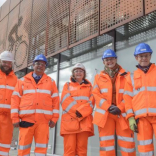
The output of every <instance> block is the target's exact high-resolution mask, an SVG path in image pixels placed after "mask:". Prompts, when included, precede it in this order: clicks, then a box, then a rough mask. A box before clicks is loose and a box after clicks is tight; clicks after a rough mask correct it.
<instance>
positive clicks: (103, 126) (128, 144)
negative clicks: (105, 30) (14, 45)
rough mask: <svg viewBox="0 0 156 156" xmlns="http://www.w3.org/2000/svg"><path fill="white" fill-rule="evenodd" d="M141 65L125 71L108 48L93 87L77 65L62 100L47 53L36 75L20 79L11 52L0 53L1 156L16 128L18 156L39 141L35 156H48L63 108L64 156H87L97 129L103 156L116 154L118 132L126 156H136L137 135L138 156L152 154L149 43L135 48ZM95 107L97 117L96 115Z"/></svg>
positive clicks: (155, 110)
mask: <svg viewBox="0 0 156 156" xmlns="http://www.w3.org/2000/svg"><path fill="white" fill-rule="evenodd" d="M134 56H135V59H136V60H137V62H138V65H136V67H137V69H136V70H135V71H134V73H130V72H126V70H124V69H123V68H122V67H121V66H120V65H119V64H118V63H117V55H116V53H115V52H114V51H113V50H111V49H107V50H106V51H104V53H103V55H102V61H103V64H104V69H103V70H102V71H101V73H100V74H97V75H95V79H94V84H93V87H92V84H91V82H89V81H88V80H87V79H86V74H87V72H86V69H85V67H84V65H83V64H82V63H77V64H76V65H75V66H74V67H73V68H72V72H71V77H70V81H69V82H66V83H65V84H64V87H63V91H62V95H61V101H59V93H58V89H57V86H56V84H55V81H54V80H53V79H51V78H50V77H49V76H47V75H46V74H45V73H44V71H45V69H46V66H47V65H48V62H47V59H46V57H45V56H44V55H43V54H40V55H37V56H36V57H35V59H34V60H33V69H34V71H33V72H30V73H28V74H27V75H25V76H24V77H23V78H21V79H17V77H16V76H15V74H14V72H13V69H12V66H13V62H14V56H13V54H12V53H10V52H9V51H4V52H2V53H1V55H0V156H3V155H5V156H6V155H9V150H10V144H11V140H12V133H13V126H14V127H19V128H20V133H19V146H18V156H30V149H31V143H32V140H33V137H34V140H35V151H34V152H35V156H46V153H47V145H48V140H49V127H50V128H53V127H54V126H55V125H56V122H57V120H58V118H59V104H61V106H62V116H61V129H60V134H61V136H62V137H63V138H64V156H76V155H77V156H87V145H88V137H90V136H93V135H94V128H93V124H95V125H97V126H98V131H99V142H100V152H99V153H100V156H115V153H116V152H115V145H114V144H115V133H116V135H117V140H118V144H119V146H120V151H121V154H122V156H135V155H136V150H135V142H134V132H136V133H137V140H138V151H139V154H140V156H154V146H153V131H154V133H155V136H156V100H154V97H156V66H155V64H153V63H151V62H150V60H151V56H152V49H151V48H150V46H149V45H148V44H146V43H140V44H139V45H137V46H136V48H135V52H134ZM95 105H96V108H95V112H94V117H93V116H92V113H93V110H94V106H95Z"/></svg>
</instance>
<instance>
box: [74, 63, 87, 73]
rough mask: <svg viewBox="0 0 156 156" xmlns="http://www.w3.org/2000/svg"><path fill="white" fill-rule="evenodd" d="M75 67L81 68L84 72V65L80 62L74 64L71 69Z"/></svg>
mask: <svg viewBox="0 0 156 156" xmlns="http://www.w3.org/2000/svg"><path fill="white" fill-rule="evenodd" d="M77 68H80V69H82V70H84V71H85V72H86V69H85V66H84V65H83V64H82V63H77V64H75V65H74V67H73V69H72V71H73V70H75V69H77Z"/></svg>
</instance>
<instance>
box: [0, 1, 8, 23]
mask: <svg viewBox="0 0 156 156" xmlns="http://www.w3.org/2000/svg"><path fill="white" fill-rule="evenodd" d="M9 7H10V0H7V1H6V2H5V3H4V4H3V5H2V6H1V19H0V21H1V20H2V19H3V18H4V17H5V16H6V15H7V14H8V13H9Z"/></svg>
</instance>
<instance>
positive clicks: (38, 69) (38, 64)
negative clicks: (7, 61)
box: [33, 61, 46, 76]
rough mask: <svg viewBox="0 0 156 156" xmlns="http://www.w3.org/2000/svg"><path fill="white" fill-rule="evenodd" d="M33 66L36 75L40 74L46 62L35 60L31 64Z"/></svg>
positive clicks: (42, 72)
mask: <svg viewBox="0 0 156 156" xmlns="http://www.w3.org/2000/svg"><path fill="white" fill-rule="evenodd" d="M33 68H34V73H35V74H36V75H38V76H42V75H43V74H44V71H45V68H46V63H45V62H44V61H36V62H35V63H34V64H33Z"/></svg>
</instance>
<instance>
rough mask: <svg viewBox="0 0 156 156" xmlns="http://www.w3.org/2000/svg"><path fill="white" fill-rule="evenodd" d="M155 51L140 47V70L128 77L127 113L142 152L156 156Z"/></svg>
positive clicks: (137, 50)
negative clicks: (152, 58) (155, 151)
mask: <svg viewBox="0 0 156 156" xmlns="http://www.w3.org/2000/svg"><path fill="white" fill-rule="evenodd" d="M152 53H153V51H152V49H151V48H150V46H149V45H148V44H146V43H140V44H139V45H137V46H136V48H135V52H134V56H135V59H136V60H137V62H138V65H137V66H136V67H137V70H135V71H134V73H131V74H129V75H128V76H127V77H126V83H125V92H124V100H125V109H126V114H127V116H126V118H127V119H128V120H129V126H130V128H131V130H133V131H134V132H137V139H138V142H139V143H138V151H139V153H140V155H142V156H154V146H153V132H154V133H155V136H156V100H154V99H155V97H156V66H155V64H153V63H151V62H150V60H151V56H152Z"/></svg>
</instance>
